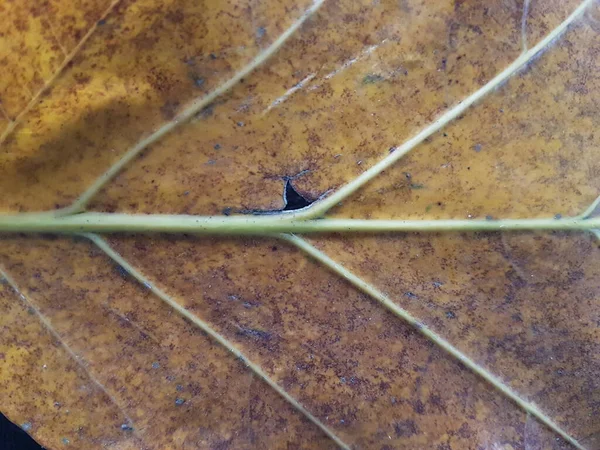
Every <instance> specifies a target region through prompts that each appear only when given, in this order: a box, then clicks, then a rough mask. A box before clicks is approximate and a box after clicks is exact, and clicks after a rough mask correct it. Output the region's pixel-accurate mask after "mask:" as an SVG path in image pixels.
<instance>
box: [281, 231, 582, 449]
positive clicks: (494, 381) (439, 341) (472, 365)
mask: <svg viewBox="0 0 600 450" xmlns="http://www.w3.org/2000/svg"><path fill="white" fill-rule="evenodd" d="M280 237H281V238H282V239H284V240H286V241H287V242H290V243H291V244H293V245H294V246H296V247H297V248H299V249H301V250H302V251H304V252H305V253H307V254H308V255H310V256H311V257H313V258H314V259H316V260H317V261H319V262H320V263H322V264H323V265H325V266H326V267H327V268H329V269H330V270H331V271H332V272H334V273H336V274H337V275H339V276H340V277H342V278H344V279H345V280H347V281H348V282H350V284H352V285H353V286H355V287H356V288H358V289H359V290H360V291H362V292H364V293H365V294H367V295H369V296H370V297H372V298H373V299H375V300H377V301H378V302H379V303H380V304H381V305H383V306H384V307H385V308H386V309H388V310H389V311H390V312H392V313H393V314H394V315H396V316H397V317H399V318H401V319H402V320H404V321H405V322H407V323H408V324H410V325H412V326H413V327H415V328H416V329H417V330H419V332H420V333H421V334H423V335H424V336H425V337H426V338H427V339H429V340H430V341H431V342H433V343H434V344H436V345H437V346H438V347H440V348H442V349H443V350H445V351H446V352H447V353H448V354H450V355H451V356H452V357H454V358H456V359H457V360H458V361H460V363H462V364H463V365H464V366H465V367H467V368H469V369H470V370H471V371H473V372H474V373H475V374H477V375H478V376H480V377H481V378H483V379H484V380H486V381H487V382H488V383H490V384H491V385H492V386H493V387H494V388H495V389H497V390H498V391H499V392H500V393H501V394H502V395H504V396H505V397H507V398H509V399H510V400H512V401H513V402H514V403H516V404H517V405H518V406H519V407H520V408H521V409H523V410H524V411H525V412H526V413H528V414H531V415H532V416H534V417H535V418H536V419H537V420H539V421H540V422H541V423H543V424H545V425H546V426H547V427H548V428H550V429H552V430H553V431H555V432H556V433H558V434H559V435H560V436H561V437H562V438H563V439H565V440H566V441H567V442H569V443H570V444H572V445H573V446H575V447H576V448H578V449H580V450H584V447H583V446H582V445H581V444H580V443H579V442H578V441H577V440H576V439H575V438H574V437H572V436H571V435H570V434H569V433H567V432H566V431H565V430H563V429H562V428H561V427H560V425H558V424H556V423H555V422H554V421H553V420H552V419H551V418H550V417H548V416H547V415H546V414H544V413H543V412H542V411H540V410H539V409H538V407H537V406H536V405H534V404H533V403H530V402H528V401H527V400H525V399H524V398H522V397H521V396H519V394H517V393H516V392H514V391H513V390H512V389H511V388H510V387H508V386H506V385H505V384H504V383H503V382H502V381H501V380H500V379H499V378H497V377H495V376H494V375H492V374H491V373H490V372H489V371H487V370H486V369H485V368H483V367H482V366H480V365H479V364H477V363H476V362H475V361H473V360H472V359H471V358H469V357H468V356H467V355H465V354H464V353H463V352H461V351H460V350H458V349H457V348H456V347H454V346H453V345H452V344H450V342H448V341H447V340H445V339H444V338H443V337H441V336H440V335H438V334H437V333H436V332H434V331H433V330H431V329H430V328H428V327H427V326H426V325H424V324H423V323H421V322H420V321H419V320H417V318H415V317H414V316H413V315H412V314H410V313H409V312H408V311H406V310H405V309H403V308H401V307H400V306H398V305H397V304H396V303H394V302H393V301H392V300H391V299H390V298H389V297H388V296H386V295H385V294H384V293H383V292H381V291H379V290H377V289H376V288H375V287H374V286H372V285H371V284H369V283H367V282H366V281H364V280H362V279H361V278H360V277H358V276H356V275H355V274H353V273H352V272H351V271H349V270H348V269H347V268H345V267H344V266H343V265H341V264H340V263H338V262H336V261H334V260H333V259H331V258H330V257H329V256H327V255H326V254H325V253H323V252H322V251H321V250H319V249H317V248H316V247H314V246H312V245H311V244H309V243H308V242H307V241H305V240H304V239H302V238H300V237H298V236H294V235H289V234H284V235H280Z"/></svg>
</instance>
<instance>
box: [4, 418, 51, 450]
mask: <svg viewBox="0 0 600 450" xmlns="http://www.w3.org/2000/svg"><path fill="white" fill-rule="evenodd" d="M0 448H2V450H41V448H42V447H40V445H39V444H38V443H37V442H35V441H34V440H33V439H32V438H31V436H29V435H28V434H27V433H25V431H23V430H22V429H21V428H20V427H18V426H17V425H15V424H14V423H12V422H11V421H10V420H8V419H7V418H6V417H4V415H3V414H0Z"/></svg>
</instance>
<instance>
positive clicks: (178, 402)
mask: <svg viewBox="0 0 600 450" xmlns="http://www.w3.org/2000/svg"><path fill="white" fill-rule="evenodd" d="M184 403H185V400H184V399H182V398H176V399H175V404H176V405H177V406H181V405H183V404H184Z"/></svg>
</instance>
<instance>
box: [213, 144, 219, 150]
mask: <svg viewBox="0 0 600 450" xmlns="http://www.w3.org/2000/svg"><path fill="white" fill-rule="evenodd" d="M213 148H214V149H215V150H221V144H215V146H214V147H213Z"/></svg>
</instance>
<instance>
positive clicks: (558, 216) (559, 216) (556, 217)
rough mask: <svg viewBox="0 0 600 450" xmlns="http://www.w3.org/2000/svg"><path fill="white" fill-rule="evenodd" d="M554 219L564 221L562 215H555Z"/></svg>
mask: <svg viewBox="0 0 600 450" xmlns="http://www.w3.org/2000/svg"><path fill="white" fill-rule="evenodd" d="M554 218H555V219H556V220H558V219H562V214H555V215H554Z"/></svg>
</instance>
